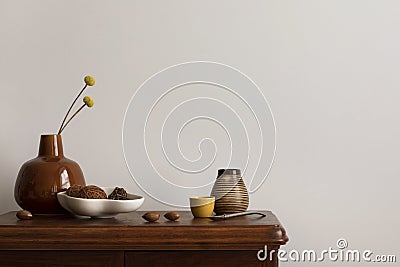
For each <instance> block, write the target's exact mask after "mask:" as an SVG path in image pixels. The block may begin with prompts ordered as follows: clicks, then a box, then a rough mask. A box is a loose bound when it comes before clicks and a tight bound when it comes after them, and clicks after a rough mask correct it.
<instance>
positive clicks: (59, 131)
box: [58, 84, 88, 134]
mask: <svg viewBox="0 0 400 267" xmlns="http://www.w3.org/2000/svg"><path fill="white" fill-rule="evenodd" d="M87 86H88V85H87V84H85V86H84V87H83V88H82V90H81V91H80V93H79V94H78V96H77V97H76V98H75V100H74V102H72V105H71V106H70V107H69V109H68V112H67V114H65V117H64V119H63V121H62V123H61V126H60V129H59V130H58V134H61V132H62V131H63V130H64V128H65V126H67V124H68V122H70V121H71V119H72V118H73V117H74V116H75V115H76V114H77V112H79V111H80V110H81V109H82V108H83V107H81V108H80V109H79V110H78V111H77V112H75V114H74V115H73V116H72V118H70V119H69V120H68V122H67V123H66V124H65V125H64V122H65V120H66V119H67V117H68V115H69V113H70V112H71V109H72V107H73V106H74V104H75V102H76V100H78V98H79V97H80V96H81V94H82V93H83V91H85V89H86V87H87Z"/></svg>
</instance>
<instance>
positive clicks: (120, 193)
mask: <svg viewBox="0 0 400 267" xmlns="http://www.w3.org/2000/svg"><path fill="white" fill-rule="evenodd" d="M108 199H114V200H127V199H128V193H126V191H125V189H123V188H121V187H115V188H114V190H113V191H112V192H111V194H110V195H109V196H108Z"/></svg>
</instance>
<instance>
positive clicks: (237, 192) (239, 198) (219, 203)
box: [211, 169, 249, 214]
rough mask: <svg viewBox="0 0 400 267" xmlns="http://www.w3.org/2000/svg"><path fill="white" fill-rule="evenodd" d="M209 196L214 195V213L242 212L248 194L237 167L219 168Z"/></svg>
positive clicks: (245, 206)
mask: <svg viewBox="0 0 400 267" xmlns="http://www.w3.org/2000/svg"><path fill="white" fill-rule="evenodd" d="M211 196H214V197H215V207H214V212H215V213H216V214H229V213H236V212H243V211H246V210H247V208H248V206H249V194H248V192H247V188H246V185H245V184H244V182H243V179H242V177H241V176H240V170H239V169H219V170H218V177H217V180H216V181H215V183H214V187H213V189H212V191H211Z"/></svg>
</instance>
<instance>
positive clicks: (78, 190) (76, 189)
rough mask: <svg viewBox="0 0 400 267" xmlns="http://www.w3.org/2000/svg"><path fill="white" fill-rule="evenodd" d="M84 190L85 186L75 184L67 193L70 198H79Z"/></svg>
mask: <svg viewBox="0 0 400 267" xmlns="http://www.w3.org/2000/svg"><path fill="white" fill-rule="evenodd" d="M82 188H83V185H79V184H74V185H73V186H70V187H69V188H68V189H67V191H66V193H67V195H68V196H70V197H79V196H80V193H81V189H82Z"/></svg>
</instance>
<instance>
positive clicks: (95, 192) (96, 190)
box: [79, 185, 107, 199]
mask: <svg viewBox="0 0 400 267" xmlns="http://www.w3.org/2000/svg"><path fill="white" fill-rule="evenodd" d="M79 197H80V198H89V199H105V198H107V194H106V192H104V190H103V189H101V188H100V187H98V186H95V185H87V186H85V187H83V188H82V189H81V191H80V194H79Z"/></svg>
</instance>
